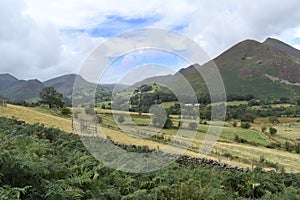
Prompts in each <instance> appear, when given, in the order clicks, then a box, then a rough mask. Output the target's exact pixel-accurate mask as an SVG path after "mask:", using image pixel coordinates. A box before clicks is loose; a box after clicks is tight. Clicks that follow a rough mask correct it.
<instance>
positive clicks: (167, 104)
mask: <svg viewBox="0 0 300 200" xmlns="http://www.w3.org/2000/svg"><path fill="white" fill-rule="evenodd" d="M176 103H178V102H176V101H172V102H162V103H161V106H162V107H164V108H170V107H171V106H174V105H175V104H176Z"/></svg>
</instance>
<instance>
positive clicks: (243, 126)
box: [241, 122, 251, 129]
mask: <svg viewBox="0 0 300 200" xmlns="http://www.w3.org/2000/svg"><path fill="white" fill-rule="evenodd" d="M250 126H251V124H250V122H242V123H241V127H242V128H244V129H249V128H250Z"/></svg>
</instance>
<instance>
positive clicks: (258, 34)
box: [0, 0, 300, 80]
mask: <svg viewBox="0 0 300 200" xmlns="http://www.w3.org/2000/svg"><path fill="white" fill-rule="evenodd" d="M108 16H119V17H121V18H122V19H131V18H155V19H156V20H154V21H153V22H151V23H150V24H146V25H145V26H147V27H158V28H165V29H173V28H175V27H179V29H180V31H181V32H182V33H183V34H184V35H186V36H189V37H190V38H191V39H193V40H195V41H196V42H198V44H200V45H201V46H202V47H203V48H204V50H205V51H206V52H207V53H208V54H209V55H210V57H215V56H216V55H218V54H219V53H221V52H223V51H224V50H226V49H227V48H229V47H230V46H232V45H234V44H235V43H237V42H239V41H241V40H244V39H248V38H250V39H256V40H259V41H263V40H264V39H265V38H266V37H269V36H271V37H276V38H278V39H280V40H283V41H284V42H291V41H292V40H293V39H294V38H296V37H300V22H299V19H300V2H299V1H298V0H289V1H276V2H274V1H271V0H261V1H259V2H253V1H250V0H245V1H237V0H227V1H225V0H220V1H211V0H202V1H192V0H180V1H179V0H178V1H175V0H167V1H160V0H153V1H147V2H146V3H145V1H140V0H126V1H125V0H124V1H119V0H110V1H105V0H85V1H82V0H73V1H69V0H60V1H59V0H43V1H40V0H26V1H25V0H24V1H22V0H12V1H4V2H3V3H2V4H1V7H0V20H1V26H0V55H1V60H0V72H9V73H12V74H13V75H16V76H18V77H20V78H36V77H37V78H40V79H43V80H45V79H47V78H50V77H53V76H57V75H60V74H64V73H72V72H77V70H78V69H79V66H80V64H82V62H83V61H84V59H85V58H86V57H87V55H88V54H89V53H90V52H91V51H92V50H93V49H94V48H95V47H96V46H97V45H98V44H100V43H101V42H102V41H104V40H105V38H101V37H97V38H96V37H95V36H94V37H92V36H91V35H89V34H88V33H87V32H86V31H85V30H86V29H92V28H94V27H96V26H97V27H98V28H99V29H100V30H99V31H101V24H103V23H106V26H107V25H108V28H109V23H107V17H108ZM121 23H122V22H121ZM136 23H137V22H135V24H132V27H131V28H132V29H134V28H135V25H136ZM64 29H70V30H71V31H70V32H64V31H63V30H64ZM72 30H74V32H72ZM77 30H78V31H77ZM80 30H82V31H80ZM120 30H121V29H120ZM121 31H123V30H121ZM294 46H295V47H298V48H299V46H297V45H294Z"/></svg>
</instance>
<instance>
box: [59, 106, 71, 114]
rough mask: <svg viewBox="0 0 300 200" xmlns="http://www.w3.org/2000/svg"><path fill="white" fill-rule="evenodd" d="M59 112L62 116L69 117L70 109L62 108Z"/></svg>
mask: <svg viewBox="0 0 300 200" xmlns="http://www.w3.org/2000/svg"><path fill="white" fill-rule="evenodd" d="M60 112H61V114H62V115H71V113H72V112H71V109H70V108H67V107H63V108H61V109H60Z"/></svg>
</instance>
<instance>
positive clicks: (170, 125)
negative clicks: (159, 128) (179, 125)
mask: <svg viewBox="0 0 300 200" xmlns="http://www.w3.org/2000/svg"><path fill="white" fill-rule="evenodd" d="M172 127H173V122H172V120H171V119H170V117H169V116H168V117H167V119H166V122H165V125H164V128H166V129H169V128H172Z"/></svg>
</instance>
